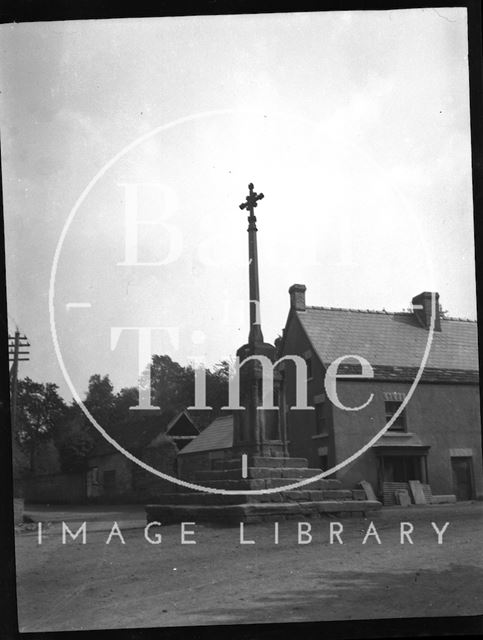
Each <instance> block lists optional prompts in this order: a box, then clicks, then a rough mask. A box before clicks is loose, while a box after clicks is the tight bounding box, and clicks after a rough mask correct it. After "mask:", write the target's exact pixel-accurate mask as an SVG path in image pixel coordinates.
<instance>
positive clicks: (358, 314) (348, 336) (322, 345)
mask: <svg viewBox="0 0 483 640" xmlns="http://www.w3.org/2000/svg"><path fill="white" fill-rule="evenodd" d="M295 313H296V314H297V317H298V319H299V320H300V323H301V324H302V327H303V328H304V329H305V332H306V334H307V336H308V338H309V340H310V342H311V344H312V346H313V348H314V349H315V351H316V352H317V355H318V357H319V358H320V360H321V361H322V363H323V364H324V365H328V364H330V363H331V362H333V361H334V360H335V359H336V358H339V357H340V356H343V355H347V354H355V355H359V356H362V357H363V358H365V359H366V360H367V361H368V362H369V363H370V364H371V365H372V366H373V367H375V366H389V367H404V368H417V367H419V365H420V363H421V359H422V357H423V354H424V350H425V347H426V343H427V340H428V330H427V329H425V328H423V327H421V325H420V324H419V323H418V321H417V318H416V317H415V316H414V314H413V313H387V312H385V311H358V310H354V309H335V308H326V307H307V309H306V311H296V312H295ZM347 362H350V361H347ZM426 368H429V369H431V368H432V369H453V370H463V371H478V334H477V324H476V322H474V321H469V320H457V319H446V318H441V331H435V332H434V333H433V341H432V345H431V350H430V353H429V359H428V362H427V365H426Z"/></svg>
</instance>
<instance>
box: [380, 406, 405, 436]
mask: <svg viewBox="0 0 483 640" xmlns="http://www.w3.org/2000/svg"><path fill="white" fill-rule="evenodd" d="M384 404H385V408H386V424H387V423H388V422H389V420H390V419H391V418H392V417H393V415H394V414H395V413H396V411H397V410H398V409H399V407H400V406H401V404H402V402H399V401H397V400H386V402H385V403H384ZM389 431H406V411H405V410H404V409H403V411H402V412H401V413H400V414H399V415H398V417H397V418H396V420H395V421H394V422H393V423H392V425H391V426H390V427H389Z"/></svg>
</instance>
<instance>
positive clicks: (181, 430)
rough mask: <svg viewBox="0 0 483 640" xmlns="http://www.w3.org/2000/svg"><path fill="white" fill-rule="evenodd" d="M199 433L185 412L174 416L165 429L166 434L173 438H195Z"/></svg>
mask: <svg viewBox="0 0 483 640" xmlns="http://www.w3.org/2000/svg"><path fill="white" fill-rule="evenodd" d="M198 433H199V430H198V428H197V427H196V425H195V423H194V422H193V420H192V419H191V416H190V415H189V413H188V412H187V411H186V410H185V411H181V413H178V414H177V415H175V416H174V418H173V419H172V420H171V421H170V423H169V424H168V426H167V427H166V434H167V435H168V436H171V437H173V438H175V437H176V436H181V437H183V436H188V437H189V436H193V437H194V436H197V435H198Z"/></svg>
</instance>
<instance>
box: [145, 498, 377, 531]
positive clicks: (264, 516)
mask: <svg viewBox="0 0 483 640" xmlns="http://www.w3.org/2000/svg"><path fill="white" fill-rule="evenodd" d="M380 508H381V503H380V502H378V501H375V500H358V501H356V500H340V501H338V500H326V501H323V502H310V501H308V502H280V503H277V502H266V503H255V502H254V503H247V502H245V503H243V504H232V505H221V504H219V505H200V504H197V505H179V504H177V505H168V504H166V505H162V504H148V505H146V520H147V522H148V523H149V522H155V521H157V522H162V523H168V522H183V521H185V522H188V521H190V522H198V521H200V522H219V523H220V524H223V525H226V526H228V525H235V526H237V525H238V524H239V523H240V522H246V523H250V522H260V521H263V520H283V519H285V518H288V519H290V518H301V517H316V516H320V515H323V514H328V513H331V514H335V515H336V516H343V515H358V516H359V515H360V516H362V515H364V516H365V515H366V514H367V513H368V512H372V513H374V512H376V511H378V510H379V509H380Z"/></svg>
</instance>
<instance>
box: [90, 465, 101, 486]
mask: <svg viewBox="0 0 483 640" xmlns="http://www.w3.org/2000/svg"><path fill="white" fill-rule="evenodd" d="M91 478H92V484H99V467H92V468H91Z"/></svg>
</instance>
